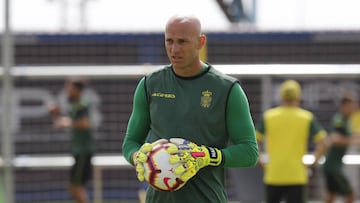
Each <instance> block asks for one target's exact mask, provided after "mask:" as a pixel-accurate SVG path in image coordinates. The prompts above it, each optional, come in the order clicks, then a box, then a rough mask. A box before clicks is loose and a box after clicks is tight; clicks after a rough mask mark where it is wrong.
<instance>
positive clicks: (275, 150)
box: [257, 80, 327, 203]
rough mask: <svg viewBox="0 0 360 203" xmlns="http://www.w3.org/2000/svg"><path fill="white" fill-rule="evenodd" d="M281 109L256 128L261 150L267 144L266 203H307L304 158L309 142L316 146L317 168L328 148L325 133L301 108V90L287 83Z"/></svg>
mask: <svg viewBox="0 0 360 203" xmlns="http://www.w3.org/2000/svg"><path fill="white" fill-rule="evenodd" d="M280 99H281V105H280V106H278V107H274V108H272V109H269V110H267V111H265V112H264V114H263V118H262V120H261V121H260V123H259V125H258V126H257V138H258V140H259V148H260V149H261V147H262V146H261V144H262V142H263V141H264V142H265V144H266V145H265V154H267V160H265V158H264V157H261V158H260V162H259V163H260V164H261V165H262V166H264V182H265V200H266V202H267V203H280V202H281V201H283V200H285V202H287V203H304V202H306V201H307V200H306V199H307V194H306V186H307V183H308V174H307V166H306V165H305V164H304V163H303V161H302V158H303V156H304V155H305V154H306V152H307V149H308V141H309V140H312V141H313V142H314V143H316V149H315V152H314V156H315V162H314V164H316V163H317V162H318V160H319V158H320V157H321V156H322V155H323V154H324V153H325V151H326V148H327V142H326V141H325V140H326V139H325V138H326V132H325V130H324V129H323V127H322V126H321V125H320V124H319V123H318V122H317V120H316V118H315V116H314V115H313V113H311V112H309V111H307V110H305V109H303V108H301V107H300V100H301V86H300V84H299V83H298V82H296V81H294V80H287V81H285V82H283V83H282V84H281V86H280Z"/></svg>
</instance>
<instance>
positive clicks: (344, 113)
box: [323, 95, 359, 203]
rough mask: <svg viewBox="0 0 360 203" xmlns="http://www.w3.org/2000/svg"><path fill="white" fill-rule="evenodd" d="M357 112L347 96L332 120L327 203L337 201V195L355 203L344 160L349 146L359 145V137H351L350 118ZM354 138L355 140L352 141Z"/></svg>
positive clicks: (325, 172) (326, 173)
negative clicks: (352, 144)
mask: <svg viewBox="0 0 360 203" xmlns="http://www.w3.org/2000/svg"><path fill="white" fill-rule="evenodd" d="M354 110H355V102H354V100H353V98H352V96H351V95H345V96H343V97H342V98H341V100H340V107H339V110H338V112H337V113H335V115H334V116H333V118H332V120H331V131H330V135H329V136H330V138H331V140H332V146H331V148H330V149H329V151H328V153H327V155H326V161H325V163H324V165H323V170H324V176H325V181H326V190H327V193H326V197H325V202H326V203H332V202H334V201H335V198H336V196H337V195H339V196H343V197H344V200H345V201H344V202H346V203H350V202H353V201H354V194H353V190H352V187H351V185H350V183H349V181H348V180H347V178H346V177H345V175H344V173H343V171H342V168H343V162H342V158H343V156H344V155H345V154H346V150H347V146H348V145H349V144H351V143H359V139H358V137H355V136H354V137H351V134H352V133H351V125H350V120H349V118H350V116H351V115H352V113H353V112H354ZM352 138H354V139H352Z"/></svg>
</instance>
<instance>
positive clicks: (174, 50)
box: [170, 43, 180, 53]
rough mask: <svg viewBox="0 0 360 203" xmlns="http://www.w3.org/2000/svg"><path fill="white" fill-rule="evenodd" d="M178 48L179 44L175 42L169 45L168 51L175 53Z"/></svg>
mask: <svg viewBox="0 0 360 203" xmlns="http://www.w3.org/2000/svg"><path fill="white" fill-rule="evenodd" d="M179 50H180V46H179V45H178V44H177V43H173V44H172V45H171V46H170V52H172V53H176V52H178V51H179Z"/></svg>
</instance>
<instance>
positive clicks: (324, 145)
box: [313, 138, 329, 165]
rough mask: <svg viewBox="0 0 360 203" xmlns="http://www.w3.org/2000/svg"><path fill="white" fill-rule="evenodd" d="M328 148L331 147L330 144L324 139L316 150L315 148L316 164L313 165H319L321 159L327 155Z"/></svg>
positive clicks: (317, 145)
mask: <svg viewBox="0 0 360 203" xmlns="http://www.w3.org/2000/svg"><path fill="white" fill-rule="evenodd" d="M328 147H329V143H328V140H327V139H326V138H324V139H323V140H321V141H319V142H318V143H317V144H316V148H315V151H314V163H313V165H317V163H318V162H319V160H320V158H321V157H322V156H324V154H325V153H326V151H327V149H328Z"/></svg>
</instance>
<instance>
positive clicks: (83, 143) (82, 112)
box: [69, 101, 95, 155]
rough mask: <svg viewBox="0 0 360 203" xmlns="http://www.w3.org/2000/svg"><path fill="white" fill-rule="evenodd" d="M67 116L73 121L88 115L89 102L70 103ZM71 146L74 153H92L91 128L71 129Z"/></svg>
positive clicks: (93, 146) (93, 145)
mask: <svg viewBox="0 0 360 203" xmlns="http://www.w3.org/2000/svg"><path fill="white" fill-rule="evenodd" d="M69 116H70V118H71V119H72V120H73V121H76V120H79V119H82V118H84V117H89V103H88V102H86V101H78V102H74V103H72V104H71V109H70V111H69ZM71 144H72V146H71V148H72V153H73V154H74V155H78V154H85V153H93V152H94V148H95V144H94V141H93V138H92V132H91V129H76V128H72V129H71Z"/></svg>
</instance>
